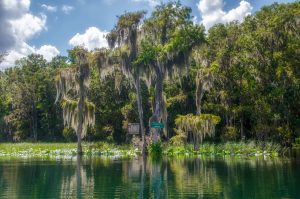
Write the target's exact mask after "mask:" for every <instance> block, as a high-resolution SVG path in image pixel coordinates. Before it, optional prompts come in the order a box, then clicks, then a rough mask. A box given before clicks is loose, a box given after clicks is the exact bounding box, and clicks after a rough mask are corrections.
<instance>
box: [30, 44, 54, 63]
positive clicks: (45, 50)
mask: <svg viewBox="0 0 300 199" xmlns="http://www.w3.org/2000/svg"><path fill="white" fill-rule="evenodd" d="M35 53H37V54H40V55H43V57H44V58H45V59H46V60H47V61H51V60H52V58H53V57H56V56H57V55H59V53H60V52H59V50H57V48H56V47H54V46H51V45H44V46H42V47H40V49H38V50H36V51H35Z"/></svg>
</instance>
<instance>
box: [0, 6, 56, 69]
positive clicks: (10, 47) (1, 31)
mask: <svg viewBox="0 0 300 199" xmlns="http://www.w3.org/2000/svg"><path fill="white" fill-rule="evenodd" d="M29 8H30V0H1V1H0V15H1V17H0V27H5V28H0V52H7V53H8V55H7V56H6V57H5V58H4V61H3V62H2V63H1V64H0V69H3V68H7V67H11V66H14V62H15V61H16V60H17V59H20V58H22V57H24V56H27V55H29V54H31V53H37V52H39V53H40V54H43V55H45V58H46V59H49V58H50V57H51V56H52V55H55V54H57V52H58V50H57V49H56V50H57V51H55V50H54V49H53V48H50V47H49V46H48V47H46V46H43V47H41V48H40V49H36V48H35V47H32V46H30V45H28V44H27V43H26V42H27V40H28V39H30V38H32V37H33V36H36V35H38V34H39V33H40V32H41V31H43V30H46V29H47V27H46V21H47V17H46V16H45V15H40V16H36V15H33V14H31V13H30V10H29ZM54 48H55V47H54ZM47 50H48V54H47V53H46V51H47ZM58 53H59V52H58Z"/></svg>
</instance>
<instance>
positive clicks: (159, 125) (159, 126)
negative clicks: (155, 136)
mask: <svg viewBox="0 0 300 199" xmlns="http://www.w3.org/2000/svg"><path fill="white" fill-rule="evenodd" d="M150 127H151V128H154V129H163V128H164V127H165V125H164V123H160V122H151V124H150Z"/></svg>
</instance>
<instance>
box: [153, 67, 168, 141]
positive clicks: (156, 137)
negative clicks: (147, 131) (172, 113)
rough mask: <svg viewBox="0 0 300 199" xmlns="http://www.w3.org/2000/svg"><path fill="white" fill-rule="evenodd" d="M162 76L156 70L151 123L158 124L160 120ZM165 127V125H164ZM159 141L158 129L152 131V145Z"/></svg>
mask: <svg viewBox="0 0 300 199" xmlns="http://www.w3.org/2000/svg"><path fill="white" fill-rule="evenodd" d="M162 92H163V74H162V71H161V70H160V68H159V67H157V69H156V85H155V107H154V114H153V116H152V119H153V120H152V122H160V121H161V119H162V115H161V112H162V110H161V109H162V107H163V106H162V103H163V97H162ZM165 125H166V124H165ZM159 140H160V129H158V128H155V129H153V137H152V141H153V143H157V142H158V141H159Z"/></svg>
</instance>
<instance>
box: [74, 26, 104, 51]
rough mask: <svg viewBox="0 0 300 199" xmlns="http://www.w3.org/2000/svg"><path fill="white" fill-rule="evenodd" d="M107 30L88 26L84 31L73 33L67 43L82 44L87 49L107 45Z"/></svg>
mask: <svg viewBox="0 0 300 199" xmlns="http://www.w3.org/2000/svg"><path fill="white" fill-rule="evenodd" d="M106 34H107V32H105V31H101V30H99V29H98V28H96V27H90V28H88V29H87V30H86V31H85V33H83V34H79V33H77V34H76V35H74V36H73V37H72V38H71V39H70V41H69V44H70V45H71V46H84V47H86V48H87V49H89V50H93V49H95V48H102V47H108V44H107V41H106V39H105V36H106Z"/></svg>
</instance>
